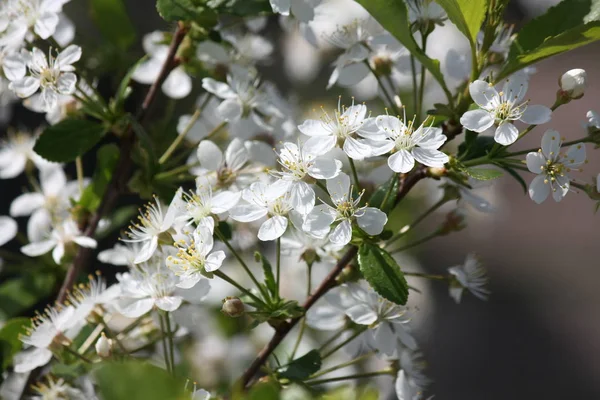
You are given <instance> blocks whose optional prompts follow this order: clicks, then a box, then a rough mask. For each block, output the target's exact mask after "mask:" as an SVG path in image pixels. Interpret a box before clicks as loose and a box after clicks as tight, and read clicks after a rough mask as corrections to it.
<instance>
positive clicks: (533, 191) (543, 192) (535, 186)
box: [529, 175, 550, 204]
mask: <svg viewBox="0 0 600 400" xmlns="http://www.w3.org/2000/svg"><path fill="white" fill-rule="evenodd" d="M546 179H547V178H546V175H538V176H536V177H535V178H533V180H532V181H531V183H530V184H529V197H530V198H531V200H533V201H535V202H536V203H537V204H541V203H542V202H543V201H544V200H546V199H547V198H548V195H549V194H550V184H549V183H545V182H544V181H545V180H546Z"/></svg>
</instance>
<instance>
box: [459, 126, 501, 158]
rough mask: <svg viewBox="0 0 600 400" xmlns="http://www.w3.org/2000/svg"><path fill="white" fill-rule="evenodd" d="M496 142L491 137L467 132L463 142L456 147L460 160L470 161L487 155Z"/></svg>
mask: <svg viewBox="0 0 600 400" xmlns="http://www.w3.org/2000/svg"><path fill="white" fill-rule="evenodd" d="M495 144H496V141H495V140H494V138H493V137H492V136H481V135H477V133H475V132H471V131H467V132H466V135H465V141H464V142H463V143H461V144H460V146H458V154H460V158H461V160H463V159H464V160H471V159H475V158H479V157H483V156H485V155H487V154H488V153H489V152H490V151H491V150H492V148H493V147H494V145H495Z"/></svg>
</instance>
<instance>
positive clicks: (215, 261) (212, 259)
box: [204, 250, 225, 272]
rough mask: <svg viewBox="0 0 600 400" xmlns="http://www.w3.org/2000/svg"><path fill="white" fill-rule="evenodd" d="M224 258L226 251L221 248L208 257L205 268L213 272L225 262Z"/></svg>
mask: <svg viewBox="0 0 600 400" xmlns="http://www.w3.org/2000/svg"><path fill="white" fill-rule="evenodd" d="M223 260H225V252H223V251H221V250H219V251H215V252H214V253H211V254H210V255H209V256H208V257H206V262H205V263H204V269H205V270H206V271H207V272H213V271H216V270H218V269H219V268H221V264H223Z"/></svg>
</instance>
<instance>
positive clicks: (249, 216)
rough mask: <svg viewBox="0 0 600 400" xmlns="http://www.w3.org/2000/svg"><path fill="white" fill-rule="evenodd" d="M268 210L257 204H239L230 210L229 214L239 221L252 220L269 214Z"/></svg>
mask: <svg viewBox="0 0 600 400" xmlns="http://www.w3.org/2000/svg"><path fill="white" fill-rule="evenodd" d="M267 212H268V210H267V209H266V208H263V207H259V206H257V205H255V204H238V205H237V206H235V207H233V208H232V209H231V210H229V216H230V217H231V218H232V219H234V220H235V221H238V222H252V221H256V220H257V219H260V218H262V217H264V216H265V215H267Z"/></svg>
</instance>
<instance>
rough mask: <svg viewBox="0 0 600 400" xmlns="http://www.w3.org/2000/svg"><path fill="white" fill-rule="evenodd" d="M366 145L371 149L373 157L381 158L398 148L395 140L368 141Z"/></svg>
mask: <svg viewBox="0 0 600 400" xmlns="http://www.w3.org/2000/svg"><path fill="white" fill-rule="evenodd" d="M366 143H367V144H368V145H369V147H371V155H372V156H381V155H383V154H386V153H389V152H390V151H392V150H393V149H394V147H396V145H395V143H394V141H393V140H367V142H366Z"/></svg>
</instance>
